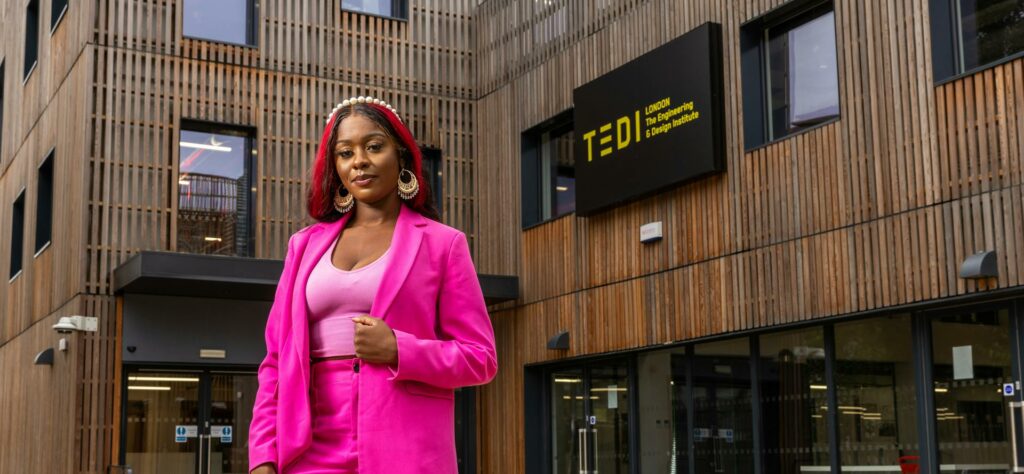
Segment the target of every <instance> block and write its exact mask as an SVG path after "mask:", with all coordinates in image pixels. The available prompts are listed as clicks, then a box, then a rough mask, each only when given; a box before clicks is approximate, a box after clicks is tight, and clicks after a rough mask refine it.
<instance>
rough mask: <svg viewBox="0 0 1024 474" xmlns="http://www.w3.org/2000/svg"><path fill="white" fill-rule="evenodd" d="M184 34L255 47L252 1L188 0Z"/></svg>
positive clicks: (184, 17)
mask: <svg viewBox="0 0 1024 474" xmlns="http://www.w3.org/2000/svg"><path fill="white" fill-rule="evenodd" d="M181 16H182V34H183V35H184V36H186V37H189V38H197V39H204V40H211V41H220V42H223V43H233V44H241V45H249V46H253V45H255V44H256V6H255V4H254V1H253V0H217V1H213V2H212V1H209V0H185V6H184V10H182V15H181Z"/></svg>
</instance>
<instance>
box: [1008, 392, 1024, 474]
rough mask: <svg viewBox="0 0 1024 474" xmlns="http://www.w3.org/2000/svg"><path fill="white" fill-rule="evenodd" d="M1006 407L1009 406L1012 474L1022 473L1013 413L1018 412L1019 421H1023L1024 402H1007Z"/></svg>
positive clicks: (1015, 421) (1023, 468) (1015, 416)
mask: <svg viewBox="0 0 1024 474" xmlns="http://www.w3.org/2000/svg"><path fill="white" fill-rule="evenodd" d="M1007 405H1009V406H1010V451H1011V452H1012V453H1013V472H1024V467H1022V466H1021V465H1020V461H1019V456H1018V453H1017V451H1019V450H1020V446H1017V414H1016V413H1014V412H1015V411H1020V412H1021V417H1022V418H1021V419H1022V420H1024V402H1009V403H1008V404H1007Z"/></svg>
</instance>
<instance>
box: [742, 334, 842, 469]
mask: <svg viewBox="0 0 1024 474" xmlns="http://www.w3.org/2000/svg"><path fill="white" fill-rule="evenodd" d="M824 339H825V338H824V331H823V330H822V328H820V327H818V328H811V329H803V330H797V331H789V332H783V333H774V334H766V335H763V336H761V337H760V347H759V351H760V364H761V372H760V379H761V380H760V383H761V387H760V388H761V400H760V402H761V421H762V426H763V427H764V430H763V431H764V437H763V441H762V444H761V446H762V448H761V449H762V450H763V459H764V472H766V473H782V474H796V473H799V472H802V471H801V468H804V467H806V466H828V464H829V457H828V420H827V417H826V411H825V410H822V407H824V406H827V404H828V402H827V393H828V392H827V388H828V387H827V386H826V385H825V341H824Z"/></svg>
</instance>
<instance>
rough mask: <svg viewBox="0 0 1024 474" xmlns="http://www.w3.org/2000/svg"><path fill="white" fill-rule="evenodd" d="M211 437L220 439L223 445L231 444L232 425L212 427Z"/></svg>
mask: <svg viewBox="0 0 1024 474" xmlns="http://www.w3.org/2000/svg"><path fill="white" fill-rule="evenodd" d="M210 437H211V438H220V442H221V443H230V442H231V438H232V433H231V425H210Z"/></svg>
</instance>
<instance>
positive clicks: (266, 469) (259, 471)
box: [250, 463, 277, 474]
mask: <svg viewBox="0 0 1024 474" xmlns="http://www.w3.org/2000/svg"><path fill="white" fill-rule="evenodd" d="M250 474H277V469H274V465H273V464H272V463H263V464H260V465H259V467H257V468H256V469H253V470H252V472H251V473H250Z"/></svg>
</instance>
